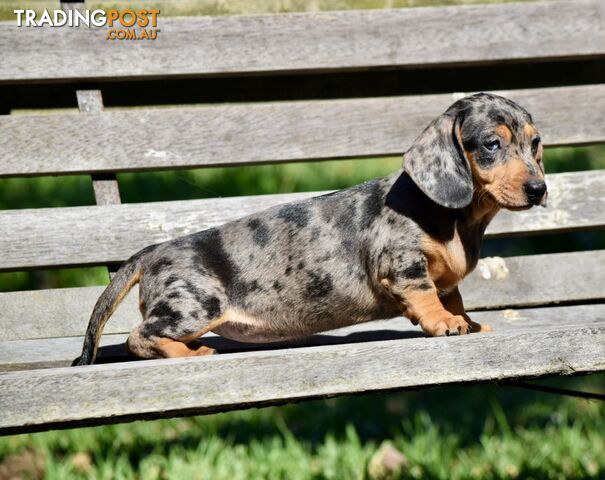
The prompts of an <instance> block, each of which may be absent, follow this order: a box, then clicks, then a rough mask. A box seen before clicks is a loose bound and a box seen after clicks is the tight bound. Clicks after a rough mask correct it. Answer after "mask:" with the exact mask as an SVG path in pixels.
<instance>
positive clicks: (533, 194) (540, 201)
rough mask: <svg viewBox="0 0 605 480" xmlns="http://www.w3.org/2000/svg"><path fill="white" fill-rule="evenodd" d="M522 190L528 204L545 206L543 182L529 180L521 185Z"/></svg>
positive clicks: (544, 185) (544, 186)
mask: <svg viewBox="0 0 605 480" xmlns="http://www.w3.org/2000/svg"><path fill="white" fill-rule="evenodd" d="M523 190H524V191H525V195H527V199H528V200H529V202H530V203H533V204H534V205H542V206H546V205H545V200H546V183H544V181H543V180H529V181H528V182H526V183H525V184H524V185H523Z"/></svg>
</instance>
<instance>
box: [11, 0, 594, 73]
mask: <svg viewBox="0 0 605 480" xmlns="http://www.w3.org/2000/svg"><path fill="white" fill-rule="evenodd" d="M604 17H605V14H604V5H603V3H602V2H601V1H600V0H576V1H574V2H567V1H556V2H536V3H533V2H531V3H523V4H521V3H519V4H505V5H482V6H460V7H439V8H410V9H387V10H358V11H349V12H323V13H295V14H279V15H242V16H239V15H236V16H218V17H196V18H187V19H183V18H164V17H162V16H161V15H160V17H159V20H158V27H159V28H160V30H161V32H160V33H159V34H158V38H157V40H154V41H108V40H105V37H106V29H96V28H91V29H88V28H82V29H73V28H54V29H51V28H45V27H44V28H18V27H17V26H16V22H15V21H11V22H2V23H0V45H11V48H10V49H6V51H5V52H3V56H2V63H1V64H0V81H4V82H20V81H32V80H35V81H48V80H57V79H70V80H81V79H102V78H141V77H165V76H167V75H189V76H191V75H217V74H234V73H258V72H308V71H330V70H335V69H364V68H377V67H382V68H384V67H414V66H418V65H452V64H462V63H490V62H496V61H502V60H505V61H514V60H517V61H519V60H521V61H530V60H537V59H540V60H548V59H567V58H572V57H573V58H576V57H589V58H590V57H593V56H596V55H602V54H603V53H605V42H604V41H603V36H602V32H603V30H604V25H603V21H604V20H603V18H604ZM536 18H539V19H540V21H539V22H537V21H536V20H535V19H536ZM368 25H371V28H368ZM41 38H42V39H43V40H42V41H43V42H44V48H40V41H41V40H40V39H41ZM74 47H76V48H74Z"/></svg>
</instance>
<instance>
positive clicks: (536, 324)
mask: <svg viewBox="0 0 605 480" xmlns="http://www.w3.org/2000/svg"><path fill="white" fill-rule="evenodd" d="M472 318H473V320H475V321H478V322H480V323H487V324H490V325H491V326H492V327H493V328H494V331H496V332H498V333H502V332H521V331H524V332H525V331H528V332H529V331H534V332H535V331H546V330H552V329H559V328H584V327H596V326H605V304H595V305H574V306H563V307H546V308H530V309H514V310H513V309H507V310H499V311H483V312H474V313H473V314H472ZM423 336H424V335H423V333H422V331H421V330H420V328H419V327H417V326H413V325H412V324H411V323H410V321H409V320H407V319H405V318H394V319H390V320H377V321H375V322H368V323H363V324H359V325H352V326H350V327H345V328H340V329H338V330H331V331H329V332H325V333H321V334H316V335H312V336H310V337H307V338H303V339H298V340H296V341H290V342H278V343H271V344H257V343H241V342H236V341H232V340H228V339H226V338H223V337H220V336H218V335H215V334H213V333H209V334H207V335H205V336H204V337H203V339H202V340H201V344H203V345H206V346H209V347H211V348H214V349H216V350H217V351H218V352H219V353H220V354H229V353H234V352H240V351H250V350H276V349H284V348H300V347H309V346H320V345H343V344H348V343H360V342H374V341H386V340H396V339H406V338H418V337H423ZM126 338H127V335H125V334H108V335H103V337H102V338H101V343H100V349H99V353H98V355H97V363H108V362H121V361H127V360H132V359H131V358H130V357H128V355H127V352H126V347H125V343H124V342H125V341H126ZM82 343H83V337H81V336H78V337H62V338H44V339H32V340H10V341H0V372H7V371H15V370H30V369H36V368H56V367H68V366H70V365H71V364H72V362H73V360H74V359H75V358H77V357H78V356H79V355H80V353H81V352H82Z"/></svg>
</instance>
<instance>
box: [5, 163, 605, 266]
mask: <svg viewBox="0 0 605 480" xmlns="http://www.w3.org/2000/svg"><path fill="white" fill-rule="evenodd" d="M547 182H548V185H549V198H548V201H549V207H548V208H546V209H543V208H533V209H531V210H530V211H526V212H514V213H512V212H506V211H503V212H501V213H500V214H499V215H498V216H496V218H495V220H494V222H493V224H492V225H490V227H489V229H488V232H487V234H488V237H489V236H491V237H494V236H496V237H500V236H506V235H522V234H533V233H539V232H553V231H557V232H565V231H574V230H586V229H594V228H602V227H603V226H605V170H593V171H590V172H575V173H563V174H555V175H549V176H548V178H547ZM321 193H324V192H308V193H295V194H280V195H262V196H261V195H257V196H250V197H231V198H221V199H218V198H215V199H206V200H191V201H175V202H159V203H139V204H126V205H108V206H93V207H71V208H44V209H30V210H5V211H1V212H0V232H3V235H2V236H1V237H0V252H2V255H1V256H0V271H1V270H17V269H20V268H33V267H53V266H67V265H86V264H88V265H95V264H104V263H108V262H120V261H123V260H125V259H127V258H129V257H130V256H131V255H132V254H134V253H135V252H136V251H138V250H139V249H141V248H143V247H145V246H147V245H150V244H153V243H159V242H163V241H166V240H170V239H173V238H176V237H179V236H182V235H185V234H188V233H193V232H196V231H200V230H204V229H206V228H209V227H213V226H217V225H220V224H222V223H225V222H227V221H230V220H234V219H237V218H240V217H242V216H245V215H247V214H250V213H253V212H257V211H260V210H263V209H265V208H268V207H270V206H273V205H277V204H280V203H285V202H289V201H294V200H300V199H303V198H308V197H311V196H315V195H317V194H321Z"/></svg>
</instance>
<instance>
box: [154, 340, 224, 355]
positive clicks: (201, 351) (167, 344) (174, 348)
mask: <svg viewBox="0 0 605 480" xmlns="http://www.w3.org/2000/svg"><path fill="white" fill-rule="evenodd" d="M155 350H156V351H157V352H158V353H159V354H160V355H161V356H163V357H166V358H178V357H195V356H205V355H212V354H213V353H216V350H214V349H213V348H209V347H204V346H202V347H199V348H198V349H192V348H189V347H188V346H187V345H185V344H184V343H183V342H181V341H179V340H173V339H171V338H165V337H164V338H159V339H158V340H157V341H156V342H155Z"/></svg>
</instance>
